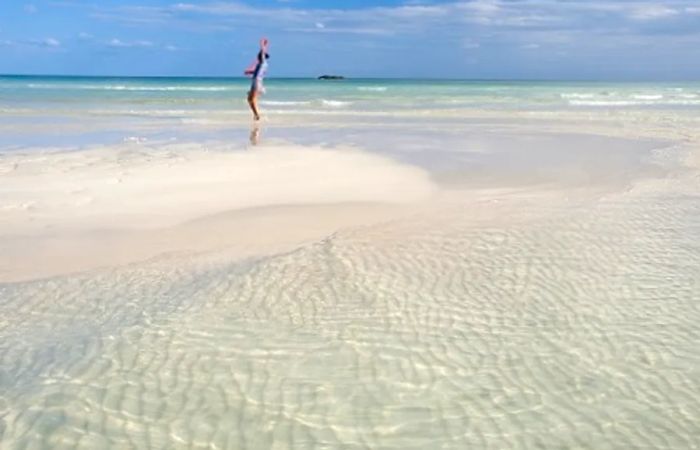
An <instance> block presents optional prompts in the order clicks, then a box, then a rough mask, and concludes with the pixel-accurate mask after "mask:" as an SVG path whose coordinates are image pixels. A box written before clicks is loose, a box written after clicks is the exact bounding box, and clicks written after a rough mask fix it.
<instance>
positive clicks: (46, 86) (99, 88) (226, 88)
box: [27, 83, 237, 92]
mask: <svg viewBox="0 0 700 450" xmlns="http://www.w3.org/2000/svg"><path fill="white" fill-rule="evenodd" d="M27 87H29V88H31V89H62V90H63V89H65V90H75V89H77V90H96V91H145V92H148V91H154V92H158V91H164V92H170V91H185V92H186V91H192V92H219V91H233V90H237V89H236V88H235V87H233V86H129V85H121V84H119V85H102V84H77V85H62V84H34V83H30V84H27Z"/></svg>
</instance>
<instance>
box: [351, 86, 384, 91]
mask: <svg viewBox="0 0 700 450" xmlns="http://www.w3.org/2000/svg"><path fill="white" fill-rule="evenodd" d="M357 90H358V91H368V92H385V91H386V90H387V87H386V86H360V87H358V88H357Z"/></svg>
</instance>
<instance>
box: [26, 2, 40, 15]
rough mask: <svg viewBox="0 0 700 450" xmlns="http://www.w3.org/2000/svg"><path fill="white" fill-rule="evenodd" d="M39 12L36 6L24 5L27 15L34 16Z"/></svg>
mask: <svg viewBox="0 0 700 450" xmlns="http://www.w3.org/2000/svg"><path fill="white" fill-rule="evenodd" d="M37 11H39V9H38V8H37V7H36V6H35V5H32V4H27V5H24V12H26V13H27V14H34V13H35V12H37Z"/></svg>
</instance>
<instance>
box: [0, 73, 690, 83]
mask: <svg viewBox="0 0 700 450" xmlns="http://www.w3.org/2000/svg"><path fill="white" fill-rule="evenodd" d="M323 75H329V74H323ZM323 75H317V76H286V77H285V76H271V77H266V79H268V80H318V78H319V77H320V76H323ZM340 76H342V77H343V79H339V80H319V81H340V82H342V81H344V80H397V81H473V82H590V83H595V82H601V83H606V82H607V83H610V82H618V83H694V82H700V79H677V80H663V79H651V78H648V79H630V78H620V79H610V78H447V77H444V78H443V77H392V76H385V77H376V76H372V77H367V76H363V77H353V76H345V75H340ZM0 77H17V78H20V77H25V78H29V77H52V78H134V79H137V78H140V79H143V78H153V79H165V78H189V79H218V80H226V79H244V80H247V79H250V78H249V77H246V76H239V75H206V76H202V75H80V74H70V75H68V74H39V73H0Z"/></svg>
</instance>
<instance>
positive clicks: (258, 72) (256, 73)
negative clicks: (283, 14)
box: [245, 38, 270, 120]
mask: <svg viewBox="0 0 700 450" xmlns="http://www.w3.org/2000/svg"><path fill="white" fill-rule="evenodd" d="M267 46H268V41H267V39H265V38H263V39H261V40H260V51H259V52H258V58H257V61H256V62H255V63H254V65H251V66H250V67H249V68H248V69H246V71H245V74H246V75H249V76H252V77H253V82H252V83H251V85H250V91H248V104H249V105H250V109H251V111H253V117H254V118H255V120H260V114H259V112H258V96H259V95H260V94H264V93H265V88H264V87H263V76H264V75H265V71H266V70H267V60H268V59H269V58H270V55H269V54H268V53H267Z"/></svg>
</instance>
